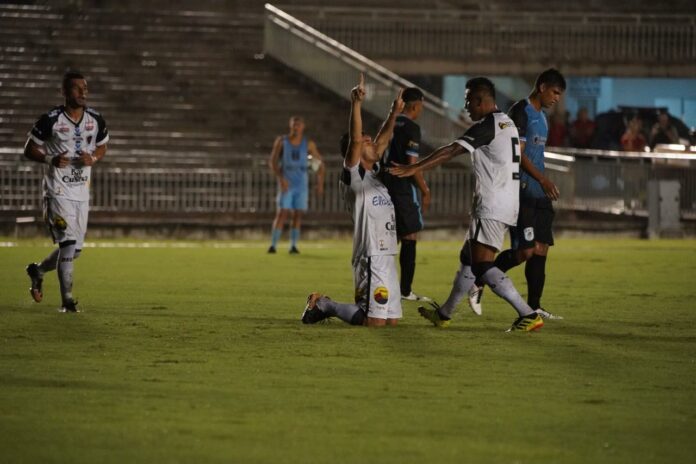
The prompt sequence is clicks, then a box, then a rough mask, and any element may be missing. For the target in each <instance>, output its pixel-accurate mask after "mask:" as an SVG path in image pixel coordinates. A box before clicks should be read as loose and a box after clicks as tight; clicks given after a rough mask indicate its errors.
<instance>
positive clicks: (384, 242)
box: [341, 163, 397, 264]
mask: <svg viewBox="0 0 696 464" xmlns="http://www.w3.org/2000/svg"><path fill="white" fill-rule="evenodd" d="M375 166H376V167H377V168H379V165H375ZM341 182H342V183H343V184H344V185H345V187H346V188H347V195H346V202H347V204H348V207H349V209H350V210H351V213H352V215H353V258H352V262H353V264H355V263H357V262H358V260H359V259H360V258H361V257H365V256H381V255H395V254H396V253H397V242H396V219H395V213H394V204H393V203H392V201H391V197H390V196H389V192H388V191H387V187H385V186H384V184H383V183H382V181H381V180H380V178H379V175H378V171H366V170H365V169H364V168H363V167H362V166H361V165H360V163H358V164H357V165H355V166H353V167H351V168H348V167H346V166H344V167H343V175H342V176H341Z"/></svg>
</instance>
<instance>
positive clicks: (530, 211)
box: [510, 198, 556, 249]
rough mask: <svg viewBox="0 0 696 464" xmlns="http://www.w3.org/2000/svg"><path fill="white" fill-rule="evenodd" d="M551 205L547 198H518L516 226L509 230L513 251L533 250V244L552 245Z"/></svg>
mask: <svg viewBox="0 0 696 464" xmlns="http://www.w3.org/2000/svg"><path fill="white" fill-rule="evenodd" d="M555 215H556V213H555V212H554V211H553V204H552V203H551V200H549V199H548V198H520V213H519V216H518V217H517V226H516V227H511V228H510V238H511V239H512V248H513V249H518V248H521V249H526V248H533V247H534V242H539V243H545V244H546V245H549V246H551V245H553V231H552V227H553V217H554V216H555Z"/></svg>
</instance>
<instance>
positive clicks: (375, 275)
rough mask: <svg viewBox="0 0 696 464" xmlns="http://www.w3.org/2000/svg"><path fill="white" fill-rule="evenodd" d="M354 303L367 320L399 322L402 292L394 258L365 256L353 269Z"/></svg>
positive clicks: (388, 256)
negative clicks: (362, 310) (361, 309)
mask: <svg viewBox="0 0 696 464" xmlns="http://www.w3.org/2000/svg"><path fill="white" fill-rule="evenodd" d="M353 282H354V283H355V303H356V304H357V305H358V306H360V307H361V308H364V309H366V310H367V317H373V318H376V319H401V316H402V314H401V290H400V285H399V279H398V278H397V272H396V261H395V259H394V255H383V256H366V257H362V258H360V260H359V261H358V263H357V264H355V265H354V266H353Z"/></svg>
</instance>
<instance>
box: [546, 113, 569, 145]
mask: <svg viewBox="0 0 696 464" xmlns="http://www.w3.org/2000/svg"><path fill="white" fill-rule="evenodd" d="M546 144H547V145H548V146H550V147H565V146H567V145H568V126H567V124H566V120H565V116H564V115H563V114H562V113H559V112H555V113H554V114H553V115H552V116H551V125H550V127H549V138H548V140H547V141H546Z"/></svg>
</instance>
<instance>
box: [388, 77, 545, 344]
mask: <svg viewBox="0 0 696 464" xmlns="http://www.w3.org/2000/svg"><path fill="white" fill-rule="evenodd" d="M466 109H467V111H468V112H469V114H470V115H471V118H472V120H474V121H476V124H474V125H473V126H471V127H470V128H469V130H467V131H466V133H465V134H464V135H462V136H461V137H460V138H458V139H457V140H455V141H454V142H453V143H451V144H450V145H447V146H444V147H441V148H438V149H437V150H435V151H434V152H433V153H432V154H431V155H429V156H428V157H427V158H425V159H423V160H421V161H419V162H418V163H416V164H412V165H409V166H406V165H396V166H395V167H393V168H391V169H390V171H391V172H392V174H394V175H397V176H402V177H405V176H411V175H413V174H414V173H416V172H418V171H421V170H424V169H430V168H433V167H435V166H437V165H440V164H442V163H444V162H446V161H448V160H450V159H452V158H454V157H455V156H458V155H461V154H464V153H467V152H468V153H471V154H472V157H473V168H474V176H475V178H476V184H475V190H474V197H473V205H472V212H471V224H470V227H469V232H468V235H467V239H466V240H465V242H464V246H463V248H462V251H461V253H460V261H461V265H460V268H459V271H458V272H457V274H456V276H455V279H454V285H453V287H452V291H451V292H450V296H449V298H448V299H447V301H446V302H445V304H443V305H442V306H439V305H438V304H437V303H433V304H431V305H430V306H431V307H430V308H426V307H420V308H418V310H419V312H420V314H421V315H422V316H423V317H425V318H426V319H428V320H429V321H431V322H432V323H433V324H435V325H436V326H439V327H446V326H448V325H449V321H450V319H451V317H452V314H453V313H454V311H455V309H456V306H457V304H458V303H459V302H460V301H461V300H462V299H463V298H464V297H465V296H466V295H467V293H468V291H469V289H470V288H471V286H472V285H474V281H475V280H476V278H477V277H478V278H480V279H481V280H482V281H483V282H485V283H486V284H487V285H489V286H490V287H491V289H492V290H493V292H494V293H495V294H496V295H498V296H500V297H501V298H503V299H505V300H506V301H507V302H508V303H510V304H511V305H512V306H513V307H514V308H515V310H516V311H517V313H518V318H517V319H516V320H515V321H514V322H513V324H512V327H511V328H510V330H524V331H530V330H535V329H538V328H540V327H541V326H542V325H544V322H543V320H542V319H541V317H539V316H538V315H537V314H536V313H535V312H534V311H533V310H532V308H530V307H529V305H527V304H526V303H525V302H524V300H523V299H522V297H521V296H520V294H519V293H518V292H517V290H516V289H515V287H514V286H513V284H512V281H511V280H510V279H509V278H508V277H507V276H506V275H505V273H503V272H502V271H501V270H500V269H499V268H497V267H496V266H495V265H494V263H493V261H494V259H495V255H496V253H497V252H499V251H500V250H501V249H502V246H503V240H504V236H505V233H506V231H507V230H508V228H509V227H510V226H513V225H515V224H516V222H517V214H518V210H519V162H520V151H519V134H518V132H517V128H516V127H515V124H514V122H513V121H512V120H511V119H510V118H509V117H508V116H507V115H506V114H505V113H502V112H500V111H499V110H498V108H497V107H496V104H495V86H494V85H493V83H492V82H491V81H490V80H489V79H486V78H485V77H477V78H474V79H471V80H469V81H468V82H467V84H466Z"/></svg>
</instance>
